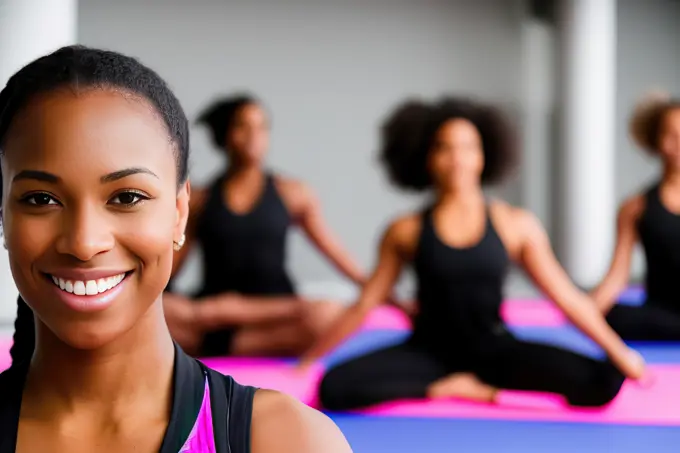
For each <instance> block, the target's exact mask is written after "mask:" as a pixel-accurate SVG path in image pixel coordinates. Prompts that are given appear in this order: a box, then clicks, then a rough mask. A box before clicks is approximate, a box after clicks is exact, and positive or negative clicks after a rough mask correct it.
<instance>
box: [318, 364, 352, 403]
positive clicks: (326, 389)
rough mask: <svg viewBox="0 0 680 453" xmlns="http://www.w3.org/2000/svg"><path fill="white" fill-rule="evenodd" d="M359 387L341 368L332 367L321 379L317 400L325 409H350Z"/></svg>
mask: <svg viewBox="0 0 680 453" xmlns="http://www.w3.org/2000/svg"><path fill="white" fill-rule="evenodd" d="M358 388H359V385H357V383H353V382H352V380H351V379H350V376H348V375H347V374H346V373H345V372H344V371H343V369H342V367H339V368H332V369H331V370H329V371H328V372H327V373H326V374H325V375H324V377H323V378H322V379H321V383H320V385H319V402H320V403H321V406H322V407H323V408H325V409H328V410H331V411H341V410H346V409H351V408H352V407H353V406H354V404H353V402H354V400H355V399H356V391H357V389H358Z"/></svg>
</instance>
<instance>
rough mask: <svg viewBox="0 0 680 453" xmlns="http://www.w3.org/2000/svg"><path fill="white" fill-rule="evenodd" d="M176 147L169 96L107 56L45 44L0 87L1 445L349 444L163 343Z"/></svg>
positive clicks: (5, 448)
mask: <svg viewBox="0 0 680 453" xmlns="http://www.w3.org/2000/svg"><path fill="white" fill-rule="evenodd" d="M188 150H189V145H188V127H187V120H186V117H185V115H184V113H183V111H182V108H181V106H180V105H179V102H178V101H177V99H176V98H175V96H174V95H173V93H172V92H171V91H170V90H169V88H168V87H167V86H166V84H165V83H164V82H163V80H162V79H161V78H160V77H159V76H158V75H157V74H155V73H154V72H153V71H151V70H150V69H148V68H146V67H145V66H143V65H142V64H140V63H139V62H137V61H136V60H134V59H131V58H129V57H125V56H123V55H120V54H117V53H114V52H108V51H101V50H96V49H89V48H85V47H79V46H75V47H66V48H63V49H60V50H58V51H56V52H55V53H52V54H50V55H47V56H45V57H42V58H40V59H38V60H36V61H34V62H32V63H30V64H29V65H28V66H26V67H25V68H23V69H22V70H20V71H19V72H18V73H17V74H15V75H14V76H13V77H12V78H11V79H10V80H9V82H8V84H7V86H6V87H5V89H4V90H3V91H2V92H1V93H0V151H1V156H0V161H1V164H2V227H3V230H4V236H5V241H6V247H7V250H8V253H9V259H10V265H11V269H12V274H13V277H14V280H15V282H16V285H17V287H18V289H19V292H20V294H21V298H22V300H20V312H21V313H23V316H24V319H26V317H28V318H30V316H31V314H35V316H34V318H35V338H36V340H35V352H34V353H33V356H32V360H23V361H22V360H17V361H15V362H14V363H13V365H12V367H11V368H10V369H9V370H7V371H6V372H4V373H2V374H1V375H0V388H2V392H0V453H4V452H14V451H17V452H19V453H22V452H32V451H46V450H53V451H75V450H79V451H95V450H96V451H129V450H133V449H134V450H135V451H140V452H158V451H160V452H162V453H166V452H167V453H177V452H180V451H181V452H193V453H204V452H205V453H208V452H210V453H212V452H215V453H219V452H231V453H240V452H244V453H245V452H249V451H252V452H254V453H258V452H259V453H262V452H264V453H266V452H273V451H277V452H287V451H291V452H292V451H295V452H317V451H321V445H322V442H323V451H324V452H348V451H350V449H349V447H348V445H347V443H346V441H345V440H344V438H343V437H342V435H341V434H340V432H339V430H338V429H337V428H336V427H335V426H334V425H333V424H332V422H330V421H329V420H328V419H327V418H326V417H324V416H323V415H321V414H320V413H318V412H316V411H314V410H312V409H310V408H308V407H306V406H304V405H302V404H301V403H298V402H296V401H294V400H293V399H291V398H288V397H286V396H284V395H282V394H279V393H276V392H272V391H266V390H256V389H254V388H251V387H245V386H241V385H239V384H238V383H236V382H235V381H234V380H233V379H232V378H230V377H227V376H223V375H220V374H218V373H216V372H214V371H212V370H210V369H208V368H206V367H204V366H203V365H202V364H200V363H199V362H197V361H195V360H193V359H191V358H189V357H188V356H186V355H185V354H184V353H183V351H182V350H181V349H180V348H179V347H178V346H176V345H175V344H174V343H173V341H172V339H171V336H170V334H169V331H168V327H167V325H166V322H165V319H164V315H163V304H162V292H163V289H164V288H165V287H166V285H167V283H168V280H169V278H170V273H171V270H172V262H173V253H174V252H175V251H176V250H177V249H179V248H181V246H182V244H183V242H184V239H183V238H184V230H185V228H186V223H187V217H188V206H189V183H188V181H187V161H188ZM24 301H25V302H24ZM21 307H23V308H21ZM28 307H30V308H28ZM22 310H23V311H22ZM31 346H32V345H31ZM24 357H30V354H28V355H27V356H24ZM251 420H252V424H251ZM74 433H75V434H74Z"/></svg>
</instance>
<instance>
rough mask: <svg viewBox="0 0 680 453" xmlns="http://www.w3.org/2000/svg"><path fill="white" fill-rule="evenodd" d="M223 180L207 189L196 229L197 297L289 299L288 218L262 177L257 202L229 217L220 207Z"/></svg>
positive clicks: (268, 179)
mask: <svg viewBox="0 0 680 453" xmlns="http://www.w3.org/2000/svg"><path fill="white" fill-rule="evenodd" d="M224 182H225V177H224V176H222V177H220V178H218V179H217V181H216V182H215V183H214V184H213V185H212V186H211V188H210V192H209V194H208V199H207V200H206V204H205V206H204V208H203V211H202V213H201V215H200V217H199V219H198V223H197V226H196V239H197V240H198V242H199V244H200V246H201V248H202V251H203V276H204V278H203V289H202V290H201V291H200V293H199V295H198V296H199V297H205V296H211V295H216V294H220V293H225V292H236V293H240V294H247V295H269V296H274V295H277V296H278V295H293V294H294V293H295V288H294V285H293V282H292V280H291V278H290V277H289V275H288V273H287V271H286V256H287V236H288V229H289V227H290V225H291V216H290V214H289V212H288V210H287V209H286V207H285V205H284V204H283V201H282V200H281V197H280V195H279V193H278V191H277V189H276V185H275V181H274V177H273V176H272V175H269V174H268V175H266V181H265V187H264V190H263V192H262V195H261V196H260V199H259V200H258V201H257V202H256V203H255V206H254V207H253V208H252V210H251V211H250V212H248V213H246V214H242V215H241V214H237V213H234V212H232V211H231V210H230V209H229V208H228V206H227V205H226V203H225V202H224V198H223V193H224V190H223V189H224Z"/></svg>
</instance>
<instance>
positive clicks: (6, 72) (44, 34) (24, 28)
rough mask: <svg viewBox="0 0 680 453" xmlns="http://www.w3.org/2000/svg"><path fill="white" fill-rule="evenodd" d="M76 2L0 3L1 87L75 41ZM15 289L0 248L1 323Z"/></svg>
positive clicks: (8, 316)
mask: <svg viewBox="0 0 680 453" xmlns="http://www.w3.org/2000/svg"><path fill="white" fill-rule="evenodd" d="M77 8H78V3H77V0H0V86H2V87H4V86H5V84H6V83H7V80H8V79H9V78H10V77H11V76H12V74H14V73H15V72H16V71H17V70H19V69H20V68H21V67H22V66H24V65H26V64H27V63H29V62H30V61H32V60H34V59H35V58H38V57H40V56H42V55H45V54H46V53H49V52H51V51H53V50H56V49H58V48H59V47H62V46H65V45H70V44H74V43H75V42H76V28H77V24H76V20H77ZM16 297H17V289H16V286H15V285H14V281H13V280H12V275H11V273H10V270H9V263H8V261H7V253H6V252H5V250H4V248H2V247H0V323H3V322H8V321H12V320H13V319H14V316H15V314H16Z"/></svg>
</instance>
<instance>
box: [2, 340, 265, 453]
mask: <svg viewBox="0 0 680 453" xmlns="http://www.w3.org/2000/svg"><path fill="white" fill-rule="evenodd" d="M28 363H29V362H22V363H21V364H19V365H14V366H12V367H11V368H10V369H9V370H6V371H5V372H3V373H2V374H0V389H1V391H0V453H14V451H15V448H16V442H17V429H18V424H19V412H20V409H21V399H22V394H23V387H24V382H25V379H26V373H27V372H28ZM173 387H174V389H173V404H172V412H171V416H170V423H169V424H168V427H167V430H166V433H165V436H164V438H163V443H162V445H161V449H160V452H159V453H180V452H182V453H185V452H186V453H211V452H213V451H215V452H216V453H250V425H251V416H252V412H253V397H254V395H255V390H256V389H255V388H253V387H246V386H242V385H240V384H238V383H236V381H234V379H232V378H231V377H229V376H224V375H222V374H219V373H217V372H216V371H213V370H211V369H209V368H207V367H205V366H204V365H203V364H201V363H200V362H198V361H197V360H194V359H192V358H190V357H188V356H187V355H186V354H184V352H182V350H181V349H180V348H179V346H176V348H175V370H174V383H173Z"/></svg>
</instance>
